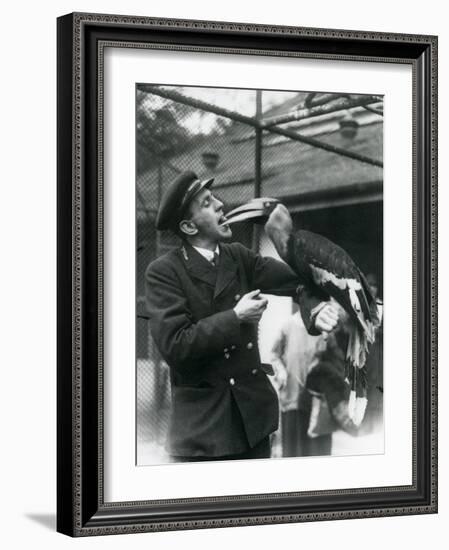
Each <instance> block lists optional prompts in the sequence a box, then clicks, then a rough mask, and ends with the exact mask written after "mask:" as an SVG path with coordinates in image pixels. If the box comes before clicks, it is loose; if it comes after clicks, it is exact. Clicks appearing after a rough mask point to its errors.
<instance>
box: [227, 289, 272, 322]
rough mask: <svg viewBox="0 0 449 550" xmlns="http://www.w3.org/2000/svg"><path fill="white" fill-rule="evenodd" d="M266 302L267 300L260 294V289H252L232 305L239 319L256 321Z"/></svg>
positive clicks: (265, 306) (260, 315)
mask: <svg viewBox="0 0 449 550" xmlns="http://www.w3.org/2000/svg"><path fill="white" fill-rule="evenodd" d="M267 304H268V300H267V299H266V298H262V297H261V296H260V290H253V291H251V292H248V293H247V294H244V295H243V296H242V298H241V299H240V300H239V301H238V302H237V305H236V306H235V307H234V311H235V313H236V315H237V317H238V319H239V320H240V321H243V322H245V323H258V322H259V321H260V318H261V317H262V313H263V312H264V311H265V310H266V308H267Z"/></svg>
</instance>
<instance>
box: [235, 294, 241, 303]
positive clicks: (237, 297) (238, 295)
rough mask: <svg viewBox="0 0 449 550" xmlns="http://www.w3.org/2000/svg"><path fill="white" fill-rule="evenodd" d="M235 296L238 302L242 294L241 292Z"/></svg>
mask: <svg viewBox="0 0 449 550" xmlns="http://www.w3.org/2000/svg"><path fill="white" fill-rule="evenodd" d="M234 298H235V301H236V302H238V301H239V300H240V298H241V296H240V294H236V295H235V296H234Z"/></svg>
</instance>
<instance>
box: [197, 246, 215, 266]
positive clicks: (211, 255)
mask: <svg viewBox="0 0 449 550" xmlns="http://www.w3.org/2000/svg"><path fill="white" fill-rule="evenodd" d="M192 246H193V245H192ZM193 248H194V249H195V250H196V251H197V252H199V253H200V254H201V256H203V257H204V258H206V260H207V261H208V262H211V261H212V260H213V259H214V254H220V247H219V246H218V244H217V248H216V249H215V250H214V251H212V250H209V249H207V248H201V247H199V246H194V247H193Z"/></svg>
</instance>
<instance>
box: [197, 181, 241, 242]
mask: <svg viewBox="0 0 449 550" xmlns="http://www.w3.org/2000/svg"><path fill="white" fill-rule="evenodd" d="M187 217H188V220H189V222H190V224H191V227H193V226H194V227H195V228H196V232H195V235H196V236H197V237H199V238H203V239H206V240H208V241H211V242H217V243H218V242H220V241H227V240H229V239H230V238H231V237H232V231H231V229H230V228H229V226H228V225H222V226H220V224H221V223H223V222H224V221H225V217H224V215H223V203H222V202H221V201H220V200H219V199H217V198H216V197H214V196H213V195H212V193H211V192H210V191H209V189H203V190H202V191H200V192H199V193H198V195H196V197H195V198H194V199H193V200H192V202H191V203H190V206H189V209H188V212H187Z"/></svg>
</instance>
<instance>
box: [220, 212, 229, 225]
mask: <svg viewBox="0 0 449 550" xmlns="http://www.w3.org/2000/svg"><path fill="white" fill-rule="evenodd" d="M227 223H228V218H227V217H226V216H225V215H224V214H223V215H222V216H220V219H219V220H218V225H219V226H220V227H223V226H224V225H227Z"/></svg>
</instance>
